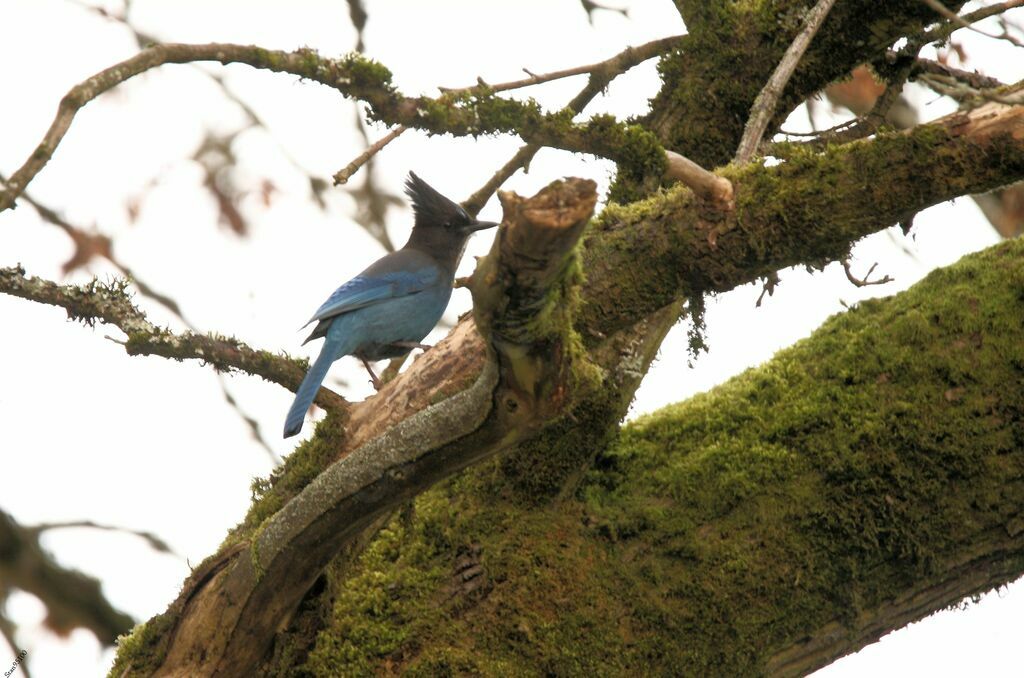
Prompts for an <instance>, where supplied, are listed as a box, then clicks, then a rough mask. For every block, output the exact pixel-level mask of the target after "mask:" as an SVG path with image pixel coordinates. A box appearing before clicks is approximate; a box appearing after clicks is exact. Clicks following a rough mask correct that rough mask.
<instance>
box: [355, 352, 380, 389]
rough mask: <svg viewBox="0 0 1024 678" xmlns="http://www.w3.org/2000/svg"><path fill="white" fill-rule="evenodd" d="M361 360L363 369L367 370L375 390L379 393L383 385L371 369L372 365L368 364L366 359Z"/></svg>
mask: <svg viewBox="0 0 1024 678" xmlns="http://www.w3.org/2000/svg"><path fill="white" fill-rule="evenodd" d="M360 360H361V361H363V367H365V368H366V371H367V372H369V373H370V381H371V382H372V383H373V390H375V391H379V390H380V387H381V386H383V383H382V382H381V380H380V379H379V378H378V377H377V375H376V374H374V373H373V368H372V367H370V363H368V362H366V358H360Z"/></svg>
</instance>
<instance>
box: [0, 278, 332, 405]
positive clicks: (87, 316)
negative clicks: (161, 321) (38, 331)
mask: <svg viewBox="0 0 1024 678" xmlns="http://www.w3.org/2000/svg"><path fill="white" fill-rule="evenodd" d="M127 288H128V283H127V282H126V281H114V282H111V283H107V284H105V283H101V282H99V281H98V280H93V281H92V282H91V283H89V284H88V285H84V286H77V285H58V284H56V283H53V282H50V281H49V280H43V279H41V278H36V277H34V276H27V275H25V270H24V269H23V268H21V267H14V268H0V292H3V293H5V294H10V295H12V296H15V297H21V298H23V299H29V300H31V301H36V302H39V303H43V304H50V305H52V306H60V307H61V308H64V309H65V310H66V311H67V313H68V317H69V318H71V319H72V320H80V321H82V322H83V323H85V324H86V325H90V326H91V325H93V324H94V323H95V322H96V321H100V322H104V323H109V324H111V325H114V326H116V327H118V328H119V329H120V330H121V331H123V332H124V333H125V334H127V335H128V340H127V342H125V344H124V348H125V351H126V352H127V353H128V355H158V356H163V357H164V358H172V359H174V360H201V361H203V362H204V363H207V364H209V365H212V366H213V368H214V369H216V370H218V371H238V372H245V373H246V374H252V375H255V376H259V377H263V378H264V379H266V380H267V381H270V382H273V383H275V384H280V385H281V386H284V387H285V388H287V389H289V390H292V391H294V390H295V389H297V388H298V387H299V384H300V383H301V382H302V377H303V376H304V375H305V366H304V365H303V363H302V362H301V361H298V360H294V359H292V358H289V357H287V356H283V355H274V354H272V353H269V352H267V351H259V350H256V349H252V348H250V347H249V346H247V345H245V344H244V343H242V342H240V341H238V340H237V339H234V338H232V337H223V336H218V335H208V334H197V333H195V332H185V333H184V334H174V333H173V332H170V331H169V330H166V329H163V328H159V327H157V326H156V325H154V324H153V323H151V322H150V321H149V320H148V319H147V318H146V315H145V314H144V313H143V312H142V311H140V310H139V309H138V308H137V307H136V306H135V305H134V304H133V303H132V301H131V298H130V296H129V294H128V289H127ZM317 403H318V404H320V405H321V406H323V407H325V408H327V409H331V410H337V411H344V410H345V408H346V407H347V403H346V402H345V400H344V398H342V397H341V396H339V395H337V394H335V393H333V392H331V391H330V390H328V389H326V388H321V389H320V393H319V394H318V395H317Z"/></svg>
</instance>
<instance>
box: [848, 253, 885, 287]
mask: <svg viewBox="0 0 1024 678" xmlns="http://www.w3.org/2000/svg"><path fill="white" fill-rule="evenodd" d="M842 264H843V270H844V271H845V272H846V279H847V280H849V281H850V282H851V283H853V284H854V285H856V286H857V287H867V286H868V285H884V284H885V283H890V282H892V281H893V279H892V278H891V277H889V276H888V275H885V276H882V277H881V278H879V279H878V280H869V278H871V274H872V273H874V271H875V268H876V267H877V266H878V262H875V263H873V264H871V268H869V269H868V272H867V274H866V275H865V276H864V277H863V278H858V277H857V276H855V275H854V274H853V271H851V270H850V260H849V259H843V260H842Z"/></svg>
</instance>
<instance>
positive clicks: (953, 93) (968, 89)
mask: <svg viewBox="0 0 1024 678" xmlns="http://www.w3.org/2000/svg"><path fill="white" fill-rule="evenodd" d="M918 82H920V83H921V84H923V85H926V86H927V87H929V88H930V89H932V90H933V91H935V92H937V93H938V94H941V95H943V96H948V97H950V98H952V99H956V100H957V101H961V102H962V101H967V100H970V99H977V100H983V101H998V102H999V103H1001V104H1006V105H1008V106H1016V105H1019V104H1021V103H1024V95H1022V94H1021V92H1020V87H1019V83H1018V84H1017V85H1010V86H1005V85H1001V86H1000V87H998V88H995V89H987V88H986V89H979V88H977V87H972V86H971V85H969V84H968V83H965V82H961V81H960V80H958V79H957V78H955V77H953V76H945V75H939V74H937V73H930V74H928V75H922V76H920V77H919V78H918ZM996 90H998V91H996Z"/></svg>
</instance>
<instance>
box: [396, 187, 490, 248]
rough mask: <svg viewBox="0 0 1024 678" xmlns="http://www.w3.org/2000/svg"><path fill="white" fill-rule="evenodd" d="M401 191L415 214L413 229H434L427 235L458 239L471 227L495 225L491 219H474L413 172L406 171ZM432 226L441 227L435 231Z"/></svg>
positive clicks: (479, 228)
mask: <svg viewBox="0 0 1024 678" xmlns="http://www.w3.org/2000/svg"><path fill="white" fill-rule="evenodd" d="M405 193H406V195H408V196H409V198H410V199H411V200H412V210H413V213H414V214H415V215H416V223H415V225H414V226H413V231H414V232H415V231H434V233H432V234H431V235H432V236H434V237H435V238H438V237H440V239H445V240H448V239H452V240H460V241H461V240H463V239H465V238H468V237H469V236H470V235H471V234H473V233H474V232H475V231H482V230H484V229H485V228H494V227H495V226H497V225H498V224H497V223H495V222H493V221H478V220H476V219H474V218H473V217H471V216H470V215H469V213H467V212H466V210H464V209H463V208H462V206H461V205H459V204H458V203H457V202H454V201H452V200H449V199H448V198H446V197H444V196H443V195H441V194H440V193H438V192H437V191H436V190H434V188H433V187H432V186H431V185H430V184H428V183H427V182H425V181H423V179H420V178H419V177H418V176H417V175H416V173H415V172H409V178H408V179H406V180H405ZM436 229H443V231H442V232H438V231H437V230H436ZM442 233H443V234H442ZM432 239H433V238H432Z"/></svg>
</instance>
